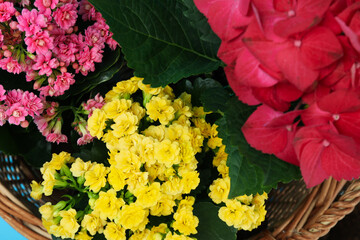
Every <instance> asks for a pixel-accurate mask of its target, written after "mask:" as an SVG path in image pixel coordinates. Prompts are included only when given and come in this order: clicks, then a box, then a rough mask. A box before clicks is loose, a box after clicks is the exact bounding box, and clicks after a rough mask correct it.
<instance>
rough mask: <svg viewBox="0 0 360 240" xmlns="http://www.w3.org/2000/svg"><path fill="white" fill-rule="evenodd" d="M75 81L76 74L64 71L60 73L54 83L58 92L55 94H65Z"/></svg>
mask: <svg viewBox="0 0 360 240" xmlns="http://www.w3.org/2000/svg"><path fill="white" fill-rule="evenodd" d="M74 83H75V80H74V74H71V73H68V72H64V73H61V74H60V75H57V76H56V81H55V84H54V89H55V91H57V92H56V94H55V95H54V96H60V95H62V94H64V92H65V91H66V90H68V89H69V88H70V85H72V84H74Z"/></svg>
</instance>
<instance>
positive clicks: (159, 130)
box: [143, 125, 166, 141]
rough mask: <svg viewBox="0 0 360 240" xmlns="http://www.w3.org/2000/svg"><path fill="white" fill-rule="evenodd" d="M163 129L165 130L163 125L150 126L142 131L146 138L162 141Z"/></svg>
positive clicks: (163, 136)
mask: <svg viewBox="0 0 360 240" xmlns="http://www.w3.org/2000/svg"><path fill="white" fill-rule="evenodd" d="M165 129H166V128H165V126H164V125H159V126H154V125H151V126H149V127H148V128H147V129H145V130H144V131H143V134H144V135H145V136H147V137H153V138H155V139H157V140H158V141H162V140H164V138H165Z"/></svg>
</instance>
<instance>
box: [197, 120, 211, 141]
mask: <svg viewBox="0 0 360 240" xmlns="http://www.w3.org/2000/svg"><path fill="white" fill-rule="evenodd" d="M193 122H194V124H195V127H197V128H199V129H200V131H201V134H202V135H203V136H204V137H205V138H208V137H210V135H211V125H210V123H207V122H206V121H205V119H203V118H195V119H193Z"/></svg>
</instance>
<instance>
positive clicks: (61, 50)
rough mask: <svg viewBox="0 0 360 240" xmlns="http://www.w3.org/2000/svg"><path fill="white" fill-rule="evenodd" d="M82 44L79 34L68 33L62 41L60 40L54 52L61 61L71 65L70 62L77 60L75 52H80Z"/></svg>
mask: <svg viewBox="0 0 360 240" xmlns="http://www.w3.org/2000/svg"><path fill="white" fill-rule="evenodd" d="M64 36H65V35H64ZM82 45H83V43H82V42H81V38H79V36H78V35H76V34H71V35H66V36H65V37H64V38H62V40H61V41H58V43H57V44H56V46H55V48H54V49H53V52H54V53H55V54H56V57H57V58H58V59H59V60H60V61H62V62H64V63H65V64H66V66H69V65H70V63H73V62H75V60H76V58H75V54H77V53H78V52H79V49H81V48H82Z"/></svg>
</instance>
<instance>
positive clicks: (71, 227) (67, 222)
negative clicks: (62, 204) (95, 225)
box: [59, 209, 80, 238]
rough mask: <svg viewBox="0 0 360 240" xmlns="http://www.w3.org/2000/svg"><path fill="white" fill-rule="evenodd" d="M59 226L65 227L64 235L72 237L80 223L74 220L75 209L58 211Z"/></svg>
mask: <svg viewBox="0 0 360 240" xmlns="http://www.w3.org/2000/svg"><path fill="white" fill-rule="evenodd" d="M59 215H60V217H62V219H61V220H60V226H61V227H63V228H64V229H65V233H66V234H65V235H66V237H70V238H74V237H75V233H76V232H77V231H78V230H79V227H80V225H79V224H78V223H77V220H76V217H75V216H76V210H75V209H69V210H67V211H60V212H59Z"/></svg>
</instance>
